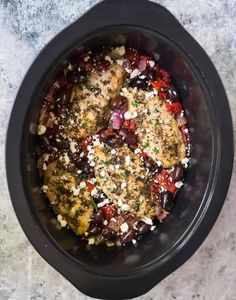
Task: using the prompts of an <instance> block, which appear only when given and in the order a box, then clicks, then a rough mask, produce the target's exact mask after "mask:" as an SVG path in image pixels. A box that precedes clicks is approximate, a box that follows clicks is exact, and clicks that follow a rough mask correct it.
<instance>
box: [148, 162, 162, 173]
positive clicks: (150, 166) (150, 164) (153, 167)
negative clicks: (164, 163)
mask: <svg viewBox="0 0 236 300" xmlns="http://www.w3.org/2000/svg"><path fill="white" fill-rule="evenodd" d="M144 166H145V167H146V168H147V169H148V170H149V171H150V172H157V173H159V172H160V171H161V167H159V166H158V165H157V164H156V163H155V162H154V161H153V160H150V159H148V160H145V161H144Z"/></svg>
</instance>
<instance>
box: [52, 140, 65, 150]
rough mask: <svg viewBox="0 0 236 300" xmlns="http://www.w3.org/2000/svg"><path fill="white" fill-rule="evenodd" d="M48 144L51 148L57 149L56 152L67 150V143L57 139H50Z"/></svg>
mask: <svg viewBox="0 0 236 300" xmlns="http://www.w3.org/2000/svg"><path fill="white" fill-rule="evenodd" d="M50 143H51V145H52V146H53V147H55V148H57V149H58V150H67V149H69V141H68V140H65V139H62V138H59V139H58V140H57V138H52V139H50Z"/></svg>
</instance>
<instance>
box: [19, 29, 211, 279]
mask: <svg viewBox="0 0 236 300" xmlns="http://www.w3.org/2000/svg"><path fill="white" fill-rule="evenodd" d="M78 30H79V29H78ZM106 44H113V45H123V44H125V45H128V46H133V47H135V48H137V49H139V50H141V51H144V52H145V53H147V54H150V55H154V56H155V57H156V58H158V57H159V56H160V64H161V65H162V66H163V68H165V69H167V70H168V71H169V72H170V74H171V75H172V77H173V80H174V83H175V85H176V87H177V89H178V92H179V94H180V95H181V99H182V102H183V104H184V106H185V109H186V115H187V119H188V125H189V128H190V133H191V140H192V150H191V157H192V162H191V166H190V168H189V170H188V172H187V175H186V184H185V186H184V187H183V188H182V189H181V190H180V192H179V193H178V195H177V198H176V205H175V207H174V209H173V211H172V213H171V215H170V216H169V218H168V219H167V220H166V221H164V222H163V223H162V224H160V225H158V227H157V229H156V230H155V231H154V232H153V233H151V234H148V235H146V236H145V237H144V238H143V239H142V241H141V243H140V244H139V245H137V246H136V247H133V246H128V247H126V248H104V247H91V248H90V249H89V248H88V247H87V246H86V245H85V244H84V243H83V242H81V241H80V238H78V237H76V236H75V235H74V234H73V232H71V231H70V230H66V229H60V228H59V227H58V224H57V221H56V218H55V215H53V213H52V210H50V208H49V205H48V201H46V199H44V198H43V197H42V194H41V193H40V188H39V186H40V180H39V177H38V174H37V169H36V158H35V155H33V154H32V153H35V148H36V143H37V140H36V137H35V135H33V134H32V133H30V130H29V128H32V125H33V124H35V123H37V118H38V107H39V103H40V101H41V99H42V96H43V94H44V93H45V91H46V89H47V88H48V87H49V85H50V84H51V82H52V81H53V78H55V74H57V72H58V70H59V69H61V68H62V67H63V66H64V65H65V64H66V63H67V62H68V59H69V58H71V57H73V56H74V54H75V53H77V52H79V51H82V50H83V49H84V48H86V47H95V46H96V47H98V46H101V45H106ZM67 50H68V51H67ZM67 50H66V51H65V53H64V54H62V56H61V57H57V58H56V59H57V60H56V62H55V66H49V68H48V72H47V74H45V76H44V78H43V80H42V83H41V85H40V86H39V87H38V90H37V91H36V92H35V97H34V99H32V103H31V106H30V108H29V114H28V118H27V120H26V123H25V132H24V139H23V151H22V162H23V163H22V168H23V172H24V173H25V175H26V176H25V179H24V180H25V182H24V185H25V190H26V193H27V194H28V201H29V205H30V206H31V207H32V211H33V213H34V214H35V215H36V216H37V218H38V221H39V223H41V224H42V226H43V227H44V229H45V230H46V231H47V233H48V234H49V235H50V236H51V238H52V239H53V240H54V241H55V242H56V244H57V245H58V246H59V247H60V248H62V249H63V250H64V251H65V252H67V253H68V254H69V255H71V256H72V257H74V258H75V259H76V260H77V261H78V262H80V263H81V264H85V265H86V267H87V268H89V269H93V268H94V267H96V271H97V272H101V273H106V274H116V273H119V272H120V271H121V270H122V271H125V270H130V269H135V268H137V267H140V266H142V265H145V264H147V263H150V262H152V261H153V260H156V259H162V258H163V256H164V255H165V254H166V253H167V251H169V250H170V249H173V247H174V245H175V244H176V242H177V241H178V240H179V239H181V237H182V236H183V234H184V233H185V232H186V230H187V229H188V227H189V226H190V224H191V222H192V221H193V219H194V217H195V215H196V213H197V211H198V210H199V208H200V206H201V203H202V199H203V196H204V193H205V190H206V186H207V183H208V179H209V173H210V169H211V164H212V127H211V120H210V116H209V113H208V109H207V106H208V104H207V103H208V102H207V101H209V100H207V97H206V96H205V95H204V94H203V91H202V88H201V87H200V86H201V85H200V80H199V78H200V77H199V74H198V73H197V72H198V71H197V69H196V67H194V66H193V64H192V62H191V61H190V59H189V58H188V56H187V55H186V54H185V53H184V52H183V51H182V50H181V49H180V48H179V47H178V46H176V45H174V44H173V43H172V42H170V41H168V40H167V39H165V38H164V37H162V36H161V35H159V34H157V33H154V32H148V31H144V30H143V29H139V28H130V29H127V28H126V29H124V28H122V27H120V28H112V29H107V30H104V32H102V33H94V34H93V35H91V36H90V37H89V38H86V37H85V40H84V41H80V43H79V44H78V45H75V47H74V49H67ZM25 161H27V164H26V163H25Z"/></svg>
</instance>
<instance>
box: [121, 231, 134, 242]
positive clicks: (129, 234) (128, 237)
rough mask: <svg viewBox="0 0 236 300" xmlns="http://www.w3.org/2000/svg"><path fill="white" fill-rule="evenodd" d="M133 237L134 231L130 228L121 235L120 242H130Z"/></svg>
mask: <svg viewBox="0 0 236 300" xmlns="http://www.w3.org/2000/svg"><path fill="white" fill-rule="evenodd" d="M133 238H134V231H133V230H132V229H130V230H129V231H127V232H126V233H124V234H123V235H122V236H121V239H120V240H121V243H122V244H128V243H130V242H132V240H133Z"/></svg>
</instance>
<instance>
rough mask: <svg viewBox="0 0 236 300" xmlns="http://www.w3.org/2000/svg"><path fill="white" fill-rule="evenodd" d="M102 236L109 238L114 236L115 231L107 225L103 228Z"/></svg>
mask: <svg viewBox="0 0 236 300" xmlns="http://www.w3.org/2000/svg"><path fill="white" fill-rule="evenodd" d="M102 236H103V237H104V239H107V240H109V239H111V238H112V237H114V232H113V230H111V229H110V228H108V227H106V228H103V229H102Z"/></svg>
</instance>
